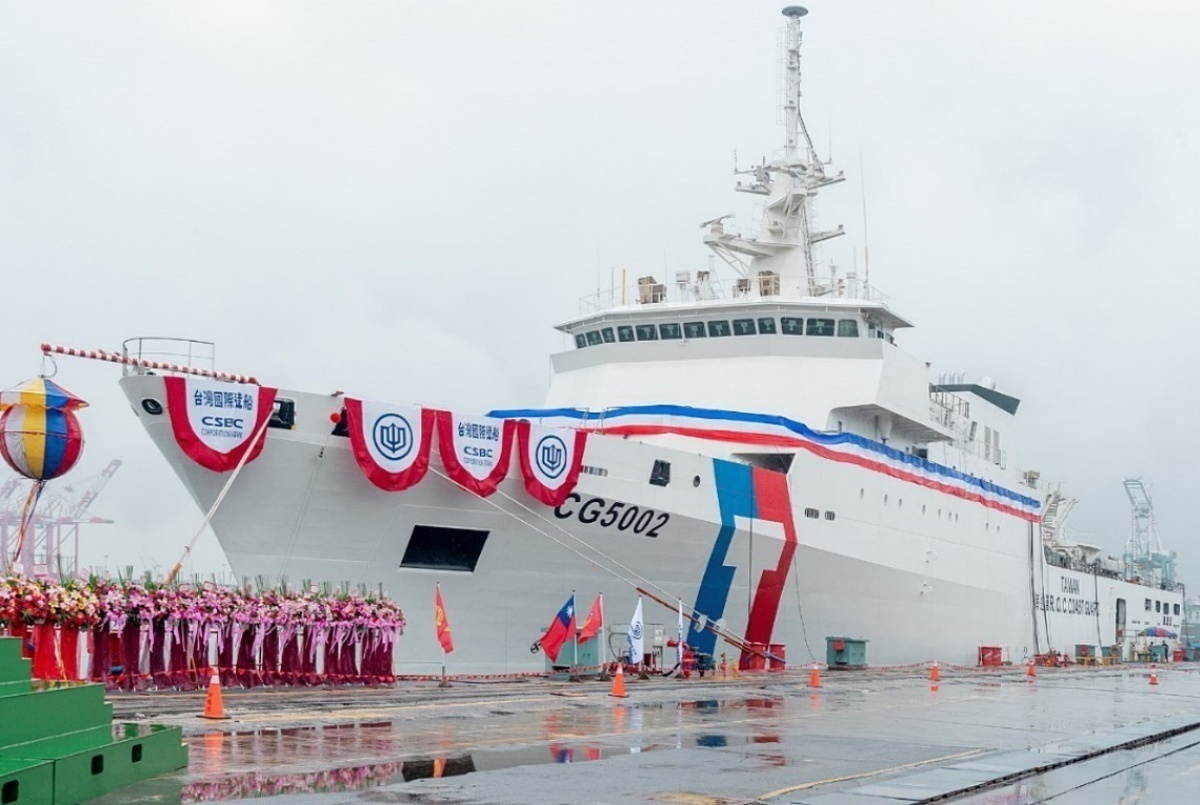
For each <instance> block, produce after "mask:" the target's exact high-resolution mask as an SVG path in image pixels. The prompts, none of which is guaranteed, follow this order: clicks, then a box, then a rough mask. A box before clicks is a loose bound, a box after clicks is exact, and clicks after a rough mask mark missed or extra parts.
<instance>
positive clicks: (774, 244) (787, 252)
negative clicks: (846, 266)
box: [704, 6, 845, 296]
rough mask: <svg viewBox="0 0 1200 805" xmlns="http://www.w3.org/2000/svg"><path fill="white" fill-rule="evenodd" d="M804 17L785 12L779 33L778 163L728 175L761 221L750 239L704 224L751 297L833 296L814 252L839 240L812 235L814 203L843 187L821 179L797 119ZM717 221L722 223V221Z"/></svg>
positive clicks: (833, 283)
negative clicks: (758, 209) (825, 191)
mask: <svg viewBox="0 0 1200 805" xmlns="http://www.w3.org/2000/svg"><path fill="white" fill-rule="evenodd" d="M807 15H808V9H806V8H805V7H804V6H787V7H786V8H784V9H783V16H784V17H786V18H787V23H786V27H785V28H784V30H783V39H782V49H783V53H782V57H783V58H782V62H783V65H784V69H785V76H784V79H785V81H784V95H783V102H782V107H781V111H782V112H783V124H784V147H783V154H782V156H781V158H778V159H774V160H771V161H770V162H768V161H766V160H764V161H763V163H762V164H761V165H756V166H754V167H752V168H749V169H746V170H739V169H737V168H736V166H735V169H734V173H735V175H739V176H748V177H750V179H749V180H748V181H740V180H739V181H738V182H737V184H736V186H735V189H736V190H737V191H738V192H741V193H750V194H752V195H756V196H762V197H764V201H763V215H762V222H761V225H760V229H759V232H758V234H757V235H756V236H749V235H742V234H740V233H737V232H735V231H732V230H731V229H729V228H727V227H726V226H725V224H724V221H723V220H722V219H714V220H712V221H710V222H708V223H707V226H708V234H707V235H706V236H705V238H704V242H705V244H706V245H708V247H709V248H711V249H712V250H713V251H714V252H716V253H717V255H718V256H719V257H720V258H721V259H722V260H724V261H725V262H726V263H727V264H728V265H729V266H730V267H731V268H733V269H734V270H735V271H736V272H737V273H738V274H740V275H741V276H742V278H743V280H742V281H741V282H742V283H743V287H744V288H745V289H746V290H747V291H750V290H751V289H753V292H754V293H756V294H757V295H759V296H795V295H799V296H824V295H829V294H833V295H837V294H839V293H840V292H841V286H839V284H838V282H837V280H836V279H835V277H834V276H833V274H832V268H831V269H830V276H829V277H828V278H826V281H822V280H821V279H820V278H818V276H817V261H816V254H815V250H814V247H815V246H816V244H818V243H820V242H821V241H824V240H829V239H830V238H835V237H838V236H839V235H843V234H845V229H844V228H843V227H842V226H840V225H839V226H837V227H836V228H833V229H827V230H824V231H819V230H818V229H817V227H816V219H815V211H814V207H813V205H814V199H815V197H816V195H817V191H818V190H820V189H821V188H823V187H825V186H827V185H831V184H835V183H837V182H841V181H844V180H845V175H844V174H842V173H841V172H840V171H839V172H838V173H836V174H833V175H827V174H826V171H825V168H826V166H828V165H829V163H828V162H823V161H822V160H821V158H820V156H818V154H817V149H816V146H814V145H813V141H812V136H811V135H810V134H809V131H808V126H807V125H805V123H804V116H803V115H802V114H801V113H800V98H801V94H802V93H801V90H800V77H801V73H800V46H801V44H802V43H803V41H804V35H803V32H802V31H801V30H800V20H801V19H802V18H804V17H805V16H807ZM723 217H724V216H723Z"/></svg>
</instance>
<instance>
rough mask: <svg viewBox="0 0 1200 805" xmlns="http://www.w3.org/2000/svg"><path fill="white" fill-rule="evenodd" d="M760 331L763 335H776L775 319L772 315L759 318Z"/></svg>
mask: <svg viewBox="0 0 1200 805" xmlns="http://www.w3.org/2000/svg"><path fill="white" fill-rule="evenodd" d="M758 331H759V332H760V333H762V334H763V335H775V319H773V318H771V317H770V316H767V317H766V318H762V319H759V320H758Z"/></svg>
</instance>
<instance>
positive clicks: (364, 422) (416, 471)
mask: <svg viewBox="0 0 1200 805" xmlns="http://www.w3.org/2000/svg"><path fill="white" fill-rule="evenodd" d="M434 414H435V412H434V410H433V409H432V408H418V407H416V406H401V405H389V404H387V403H377V402H365V401H363V400H357V399H354V398H352V397H347V398H346V417H347V419H348V420H349V421H348V422H347V423H346V426H347V432H348V433H349V435H350V448H351V449H352V450H353V451H354V459H355V461H357V462H358V466H359V468H360V469H361V470H362V471H363V474H364V475H366V476H367V478H368V479H369V480H370V481H371V483H373V484H375V486H377V487H379V488H380V489H382V490H384V491H385V492H399V491H401V490H404V489H408V488H409V487H410V486H413V485H414V484H416V483H418V482H419V481H420V480H421V479H422V478H424V477H425V473H426V472H428V471H429V449H430V447H431V446H432V445H433V430H434Z"/></svg>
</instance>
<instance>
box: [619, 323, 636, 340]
mask: <svg viewBox="0 0 1200 805" xmlns="http://www.w3.org/2000/svg"><path fill="white" fill-rule="evenodd" d="M617 340H618V341H620V342H621V343H625V342H626V341H632V340H633V327H631V326H629V325H628V324H622V325H621V326H620V327H618V328H617Z"/></svg>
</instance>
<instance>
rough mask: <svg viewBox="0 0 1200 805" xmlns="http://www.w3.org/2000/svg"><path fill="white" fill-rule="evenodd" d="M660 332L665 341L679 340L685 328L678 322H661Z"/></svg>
mask: <svg viewBox="0 0 1200 805" xmlns="http://www.w3.org/2000/svg"><path fill="white" fill-rule="evenodd" d="M658 334H659V335H660V336H662V340H663V341H678V340H679V339H681V338H683V328H682V327H680V326H679V325H678V324H660V325H658Z"/></svg>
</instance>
